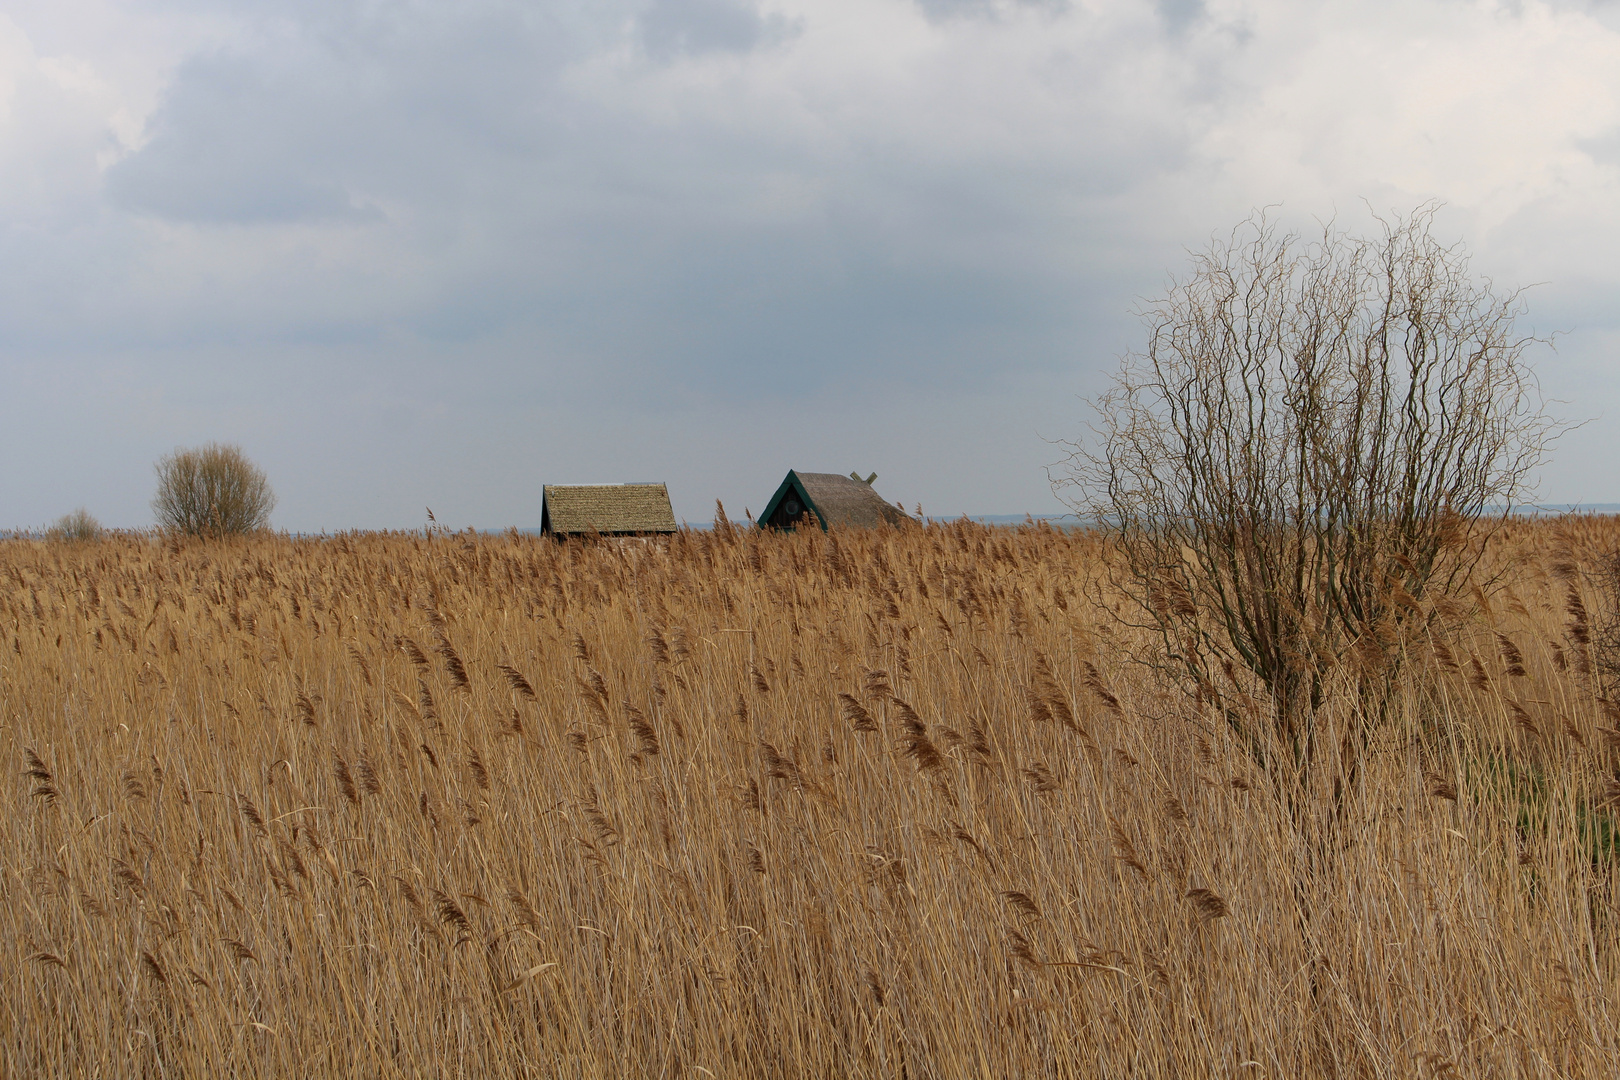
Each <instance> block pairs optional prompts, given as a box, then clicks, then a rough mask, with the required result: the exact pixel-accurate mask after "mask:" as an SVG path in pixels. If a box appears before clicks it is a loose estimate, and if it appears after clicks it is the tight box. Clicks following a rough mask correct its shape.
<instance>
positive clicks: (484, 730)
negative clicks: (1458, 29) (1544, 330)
mask: <svg viewBox="0 0 1620 1080" xmlns="http://www.w3.org/2000/svg"><path fill="white" fill-rule="evenodd" d="M1617 542H1620V530H1617V529H1616V528H1615V527H1614V526H1613V525H1609V524H1606V523H1602V522H1576V523H1565V524H1562V525H1543V526H1523V527H1515V528H1514V529H1513V530H1511V531H1509V532H1507V533H1504V534H1503V535H1502V536H1501V537H1500V539H1499V541H1498V542H1497V548H1498V550H1497V552H1496V553H1495V555H1494V556H1493V558H1494V559H1495V560H1496V565H1498V566H1506V567H1510V568H1511V572H1510V576H1509V578H1508V587H1507V588H1506V589H1504V590H1502V591H1500V592H1498V593H1496V594H1495V595H1494V596H1493V597H1490V598H1487V600H1486V604H1487V605H1488V610H1482V611H1479V612H1476V613H1474V614H1472V615H1469V614H1468V613H1462V614H1461V615H1459V616H1458V617H1459V618H1462V619H1463V620H1464V622H1463V625H1462V628H1461V629H1460V630H1459V631H1458V632H1457V633H1456V634H1454V635H1452V636H1450V637H1449V638H1448V639H1446V640H1444V641H1441V642H1440V643H1439V644H1438V645H1430V646H1425V647H1424V648H1422V649H1419V650H1417V651H1416V652H1415V653H1414V655H1413V657H1412V662H1411V664H1410V665H1409V666H1408V670H1409V671H1410V672H1411V673H1412V683H1411V687H1410V688H1409V689H1408V690H1407V691H1405V692H1403V694H1402V695H1401V697H1400V698H1399V700H1398V703H1397V705H1398V708H1397V709H1396V712H1397V714H1398V715H1397V720H1396V722H1395V724H1394V726H1393V727H1389V728H1386V729H1385V730H1384V732H1383V733H1382V735H1381V736H1380V738H1379V740H1378V742H1377V743H1376V744H1375V745H1374V746H1373V748H1372V749H1371V751H1370V753H1369V756H1368V760H1367V762H1366V765H1365V768H1364V770H1363V772H1362V781H1363V783H1362V786H1361V788H1360V790H1359V793H1358V794H1357V795H1356V796H1355V797H1353V798H1352V800H1351V801H1350V803H1349V804H1348V807H1347V808H1346V809H1342V810H1341V811H1339V813H1340V814H1341V815H1342V817H1343V820H1344V822H1345V824H1344V825H1343V826H1342V827H1341V828H1340V829H1339V830H1338V831H1337V832H1336V833H1332V834H1327V835H1332V836H1333V837H1335V839H1333V840H1331V841H1328V842H1324V841H1322V840H1321V839H1320V838H1319V836H1320V835H1323V834H1318V833H1315V832H1313V831H1312V830H1311V829H1310V828H1306V829H1305V830H1304V832H1303V833H1301V832H1300V831H1299V830H1297V829H1296V825H1295V819H1293V818H1291V817H1290V816H1289V815H1288V814H1286V813H1282V812H1280V810H1279V803H1278V800H1277V799H1276V798H1275V797H1274V796H1273V795H1271V794H1270V793H1269V791H1268V786H1267V782H1266V778H1265V776H1264V775H1263V774H1261V773H1260V772H1259V771H1258V770H1257V768H1256V767H1255V766H1254V764H1253V763H1252V762H1251V760H1250V759H1249V757H1248V756H1246V755H1245V753H1244V752H1243V751H1242V750H1241V749H1239V748H1237V747H1235V746H1232V745H1230V744H1229V742H1228V740H1227V739H1226V738H1225V737H1224V736H1223V734H1222V730H1221V728H1220V726H1219V725H1218V724H1215V723H1212V722H1211V721H1210V720H1209V719H1208V718H1206V717H1202V716H1200V715H1199V714H1198V713H1197V711H1196V709H1195V707H1194V705H1193V704H1192V703H1190V702H1188V701H1186V700H1185V699H1183V698H1182V697H1180V696H1178V695H1176V694H1173V693H1171V692H1169V691H1168V690H1167V689H1165V688H1164V687H1163V686H1161V685H1159V684H1157V683H1156V682H1155V681H1154V677H1153V675H1152V673H1151V672H1150V671H1148V670H1146V669H1144V668H1142V667H1140V666H1138V665H1134V664H1132V663H1130V660H1131V659H1132V658H1133V657H1134V656H1138V655H1142V654H1143V652H1144V650H1145V649H1146V647H1147V646H1146V644H1145V640H1144V639H1139V638H1137V637H1136V636H1134V632H1133V631H1129V630H1127V629H1124V628H1123V624H1122V623H1121V622H1120V621H1119V619H1118V618H1117V616H1116V614H1115V612H1114V611H1113V610H1112V607H1113V605H1114V604H1115V603H1116V601H1114V600H1113V599H1112V598H1109V597H1107V596H1105V595H1102V594H1101V592H1100V591H1099V590H1100V586H1096V587H1094V583H1095V582H1097V581H1098V580H1099V578H1100V575H1099V574H1097V573H1096V570H1097V567H1098V565H1099V562H1100V561H1101V560H1102V559H1104V558H1105V557H1106V552H1105V551H1104V550H1103V549H1102V548H1101V546H1100V545H1099V543H1098V542H1097V541H1095V540H1092V539H1089V538H1086V537H1074V536H1065V535H1062V534H1059V533H1054V532H1052V531H1050V530H1047V529H1044V528H1033V529H1031V528H1026V529H1021V530H1016V531H1013V530H989V529H983V528H979V527H974V526H968V525H965V524H962V525H952V526H945V527H941V526H935V527H930V528H928V529H926V530H921V529H919V530H916V531H913V532H906V533H894V532H881V533H866V534H844V535H834V536H832V537H824V536H822V535H820V534H817V533H810V534H806V535H800V536H795V537H776V536H765V537H757V536H753V535H750V534H746V533H737V532H733V531H731V530H730V529H721V530H719V531H718V532H716V533H714V534H702V533H687V534H682V535H680V536H678V537H676V538H675V539H674V540H673V541H671V542H670V543H669V545H668V546H667V547H657V546H643V545H639V544H626V545H617V546H615V545H607V544H603V545H599V546H594V547H588V546H580V545H568V546H558V545H553V544H551V543H549V542H545V541H540V540H533V539H527V538H519V537H516V536H510V537H506V538H477V539H473V538H464V537H445V536H435V537H432V538H425V537H421V536H379V535H364V536H351V537H340V538H337V539H329V540H321V541H293V540H288V539H285V538H282V539H276V538H259V539H251V540H243V541H236V542H223V543H195V544H190V545H181V546H175V545H172V544H171V545H168V546H165V545H162V544H159V543H156V542H153V541H148V540H142V539H138V538H130V537H119V538H114V539H110V540H105V541H103V542H101V543H99V544H93V545H68V544H50V543H44V542H37V541H14V542H9V543H6V544H4V545H0V581H3V582H4V585H3V587H0V724H3V728H0V757H3V759H4V760H6V761H9V762H12V763H14V766H13V768H14V771H13V773H12V777H13V778H12V780H11V781H10V782H9V783H7V784H6V785H5V786H4V787H0V792H3V796H0V797H4V798H5V799H6V800H8V806H7V809H8V811H9V812H8V813H7V815H6V819H5V824H4V826H0V828H3V830H4V854H3V856H0V973H3V975H4V979H5V984H6V986H5V994H4V998H3V1001H0V1072H3V1073H4V1074H5V1075H18V1076H20V1075H59V1076H66V1075H80V1076H137V1075H138V1076H154V1077H156V1076H169V1077H174V1076H199V1077H200V1076H260V1075H263V1076H272V1075H274V1076H316V1075H320V1076H324V1075H344V1076H374V1075H375V1076H412V1077H414V1076H434V1075H444V1076H451V1075H454V1076H487V1075H502V1076H507V1075H511V1076H516V1075H533V1076H570V1077H574V1076H607V1075H612V1076H630V1075H646V1076H676V1075H690V1076H713V1077H742V1076H749V1077H752V1076H782V1077H788V1076H806V1075H808V1076H828V1077H830V1076H845V1075H873V1076H876V1075H883V1076H901V1075H904V1076H908V1077H913V1078H918V1077H935V1076H937V1077H955V1076H974V1077H1012V1076H1030V1077H1034V1076H1041V1077H1047V1076H1096V1075H1115V1076H1123V1075H1135V1076H1175V1077H1198V1076H1223V1077H1224V1076H1244V1077H1248V1076H1254V1077H1265V1076H1269V1077H1316V1076H1341V1075H1342V1076H1370V1077H1412V1076H1425V1077H1427V1076H1446V1075H1456V1076H1474V1075H1478V1076H1501V1077H1509V1076H1588V1077H1609V1076H1613V1075H1616V1074H1617V1073H1620V1046H1617V1038H1620V1037H1617V1035H1616V1021H1617V1020H1620V1009H1617V1005H1620V983H1617V972H1620V967H1617V965H1620V951H1617V946H1620V910H1617V907H1616V904H1617V902H1620V897H1617V895H1616V884H1615V874H1614V860H1613V851H1612V840H1611V833H1610V831H1609V830H1610V822H1611V819H1610V817H1609V816H1608V813H1609V812H1608V810H1607V809H1606V808H1605V806H1604V803H1605V800H1612V799H1613V798H1615V797H1617V796H1620V783H1616V782H1615V780H1614V777H1615V773H1614V767H1615V761H1616V747H1615V742H1614V735H1615V733H1614V731H1613V721H1612V720H1611V719H1609V718H1607V717H1606V716H1605V715H1604V713H1603V711H1602V707H1601V705H1600V703H1599V702H1597V701H1596V700H1595V699H1594V698H1593V696H1592V694H1591V692H1590V689H1589V678H1588V676H1587V674H1586V673H1587V672H1588V671H1589V670H1590V668H1591V662H1592V658H1591V656H1590V655H1589V652H1588V651H1587V646H1586V645H1584V644H1583V643H1582V642H1581V641H1580V640H1579V638H1580V631H1579V626H1580V619H1581V618H1588V617H1589V616H1585V615H1578V613H1577V609H1576V605H1575V604H1574V603H1573V602H1572V601H1571V596H1574V597H1576V598H1578V599H1579V600H1580V602H1581V603H1582V604H1585V605H1591V604H1595V602H1596V601H1595V598H1594V596H1593V594H1592V593H1591V592H1590V590H1588V589H1587V586H1586V582H1585V578H1584V577H1583V569H1584V568H1588V567H1592V566H1595V565H1597V562H1598V559H1599V556H1600V555H1601V553H1602V552H1604V551H1606V550H1608V549H1610V548H1612V547H1613V546H1615V544H1616V543H1617ZM1588 636H1589V635H1588ZM1312 836H1317V837H1318V838H1317V839H1312V838H1311V837H1312Z"/></svg>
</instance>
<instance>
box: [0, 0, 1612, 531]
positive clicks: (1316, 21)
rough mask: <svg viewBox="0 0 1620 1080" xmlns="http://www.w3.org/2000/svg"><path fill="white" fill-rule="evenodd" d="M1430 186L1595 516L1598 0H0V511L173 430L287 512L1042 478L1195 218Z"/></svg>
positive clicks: (1027, 494)
mask: <svg viewBox="0 0 1620 1080" xmlns="http://www.w3.org/2000/svg"><path fill="white" fill-rule="evenodd" d="M1428 199H1440V200H1443V201H1444V202H1445V204H1446V208H1445V210H1444V211H1443V212H1442V213H1441V215H1440V219H1439V222H1440V229H1441V231H1442V233H1443V234H1444V235H1445V236H1446V237H1447V238H1448V239H1459V240H1463V241H1465V242H1466V243H1467V244H1468V245H1469V247H1470V248H1471V249H1472V250H1473V251H1474V253H1475V260H1476V265H1477V266H1478V267H1479V268H1480V269H1481V272H1483V273H1489V274H1490V275H1491V276H1492V277H1494V278H1495V279H1496V280H1497V281H1499V282H1502V283H1507V284H1531V283H1536V285H1537V287H1536V288H1535V289H1534V290H1533V292H1532V294H1531V314H1530V317H1529V325H1530V326H1532V327H1533V328H1534V329H1535V330H1536V331H1537V332H1540V333H1546V332H1549V331H1561V332H1564V336H1563V337H1561V338H1560V339H1559V341H1558V347H1557V351H1556V352H1547V353H1544V354H1543V355H1542V356H1541V359H1540V361H1539V370H1540V373H1541V379H1542V383H1543V386H1544V388H1545V390H1546V392H1547V393H1548V395H1549V396H1551V397H1553V398H1559V399H1563V400H1564V401H1565V402H1566V404H1564V405H1562V406H1559V407H1558V408H1559V410H1560V411H1561V412H1562V413H1563V414H1564V415H1565V416H1566V417H1568V418H1571V419H1578V420H1590V421H1592V422H1591V423H1588V424H1587V425H1586V426H1585V427H1583V428H1581V429H1579V430H1577V431H1575V432H1573V433H1571V434H1569V435H1567V436H1566V437H1565V438H1564V440H1563V442H1562V444H1561V445H1560V447H1559V449H1558V451H1557V455H1556V458H1555V461H1554V464H1553V465H1552V466H1551V467H1550V468H1549V469H1548V471H1547V472H1546V474H1545V477H1544V478H1543V482H1542V485H1541V496H1542V497H1543V498H1544V499H1545V500H1547V501H1553V502H1573V501H1577V500H1581V501H1587V502H1620V468H1616V463H1617V462H1620V426H1617V425H1616V423H1615V420H1616V419H1617V417H1620V366H1617V364H1616V362H1615V361H1616V357H1617V347H1620V4H1616V3H1613V2H1599V0H1559V2H1554V3H1543V2H1533V0H1524V2H1519V3H1507V2H1501V3H1498V2H1490V0H1481V2H1463V0H1398V2H1390V0H1357V2H1355V3H1331V2H1329V3H1301V2H1299V0H1210V2H1200V0H1158V2H1157V3H1153V2H1110V0H1085V2H1082V0H803V2H801V0H564V2H548V0H526V2H515V3H507V2H502V0H443V2H436V0H279V2H263V0H260V2H252V0H126V2H112V0H39V2H35V0H0V527H36V528H37V527H39V526H41V525H44V524H46V523H48V522H50V521H51V520H53V519H54V518H56V517H57V516H59V515H60V514H62V513H64V512H66V511H68V510H70V509H72V508H74V507H75V506H79V505H83V506H85V507H87V508H88V509H89V510H90V511H91V513H93V514H95V515H96V516H97V517H99V518H100V519H101V520H102V522H103V523H104V524H108V525H117V526H141V525H146V524H149V523H150V521H151V511H150V508H149V505H148V503H149V500H150V497H151V492H152V487H153V477H152V463H153V461H154V460H156V459H157V458H158V457H159V456H160V455H162V454H163V453H165V452H166V451H169V450H172V449H173V448H175V447H176V446H183V445H194V444H197V443H201V442H204V441H208V440H221V441H228V442H235V443H239V444H240V445H241V446H242V447H243V448H244V449H245V450H246V451H247V453H248V454H249V456H251V457H252V458H253V459H254V460H256V461H257V462H259V463H260V464H261V465H262V466H263V467H264V469H265V470H266V472H267V473H268V474H269V476H270V478H271V481H272V483H273V485H274V487H275V489H276V491H277V492H278V494H279V495H280V505H279V507H278V508H277V511H276V514H275V517H274V521H275V524H276V525H277V526H278V527H281V528H286V529H292V530H305V531H318V530H323V529H325V530H336V529H343V528H380V527H402V528H403V527H416V526H420V525H422V524H423V523H424V522H425V513H426V510H425V508H426V507H432V508H433V510H434V513H435V514H436V515H437V517H438V518H439V520H440V521H441V522H443V523H445V524H448V525H450V526H452V527H462V526H468V525H470V526H475V527H479V528H499V527H504V526H507V525H518V526H522V527H527V526H533V525H537V524H538V523H539V520H540V486H541V484H543V483H587V482H612V481H622V480H665V481H667V482H668V483H669V485H670V490H671V493H672V495H673V496H674V500H675V508H676V512H677V514H678V515H680V516H682V517H685V518H687V519H690V520H692V521H701V520H707V519H708V518H710V517H711V516H712V515H713V508H714V500H715V499H717V498H719V499H723V500H724V501H725V503H726V506H727V508H728V510H730V511H731V512H732V513H733V514H734V515H735V516H740V515H741V513H742V511H743V509H744V508H745V507H747V508H751V509H753V510H754V511H756V512H757V511H758V510H759V509H760V508H761V507H762V506H763V504H764V503H765V501H766V499H767V498H768V497H769V496H770V494H771V492H772V491H773V490H774V488H775V486H776V484H777V483H778V482H779V481H780V480H781V478H782V475H783V474H784V472H785V471H786V470H787V469H788V468H790V467H793V468H801V469H807V470H812V471H836V472H847V471H849V470H851V469H859V470H860V471H861V472H862V473H863V474H864V473H866V472H870V471H876V472H877V473H878V474H879V480H878V483H877V487H878V489H879V491H880V492H882V493H883V494H884V495H885V496H886V497H887V498H889V499H891V500H893V499H901V500H903V501H904V502H905V504H906V506H907V507H908V508H909V507H912V506H913V505H915V504H918V503H920V504H921V505H922V507H923V510H924V511H925V512H926V513H928V514H930V515H931V516H946V515H956V514H960V513H963V512H969V513H985V514H994V513H1022V512H1025V511H1033V512H1035V513H1051V512H1056V511H1059V510H1061V506H1060V505H1059V503H1058V502H1057V501H1056V499H1055V498H1054V496H1053V494H1052V492H1051V489H1050V487H1049V486H1048V483H1047V478H1046V472H1045V469H1044V466H1046V465H1047V464H1048V463H1050V462H1052V461H1054V460H1056V459H1057V458H1058V457H1059V455H1060V450H1059V449H1058V448H1057V447H1055V446H1054V445H1053V444H1052V442H1051V440H1057V439H1063V438H1069V437H1074V436H1078V435H1080V434H1081V433H1082V432H1083V429H1084V422H1085V415H1086V412H1085V406H1084V404H1083V402H1082V400H1081V398H1082V397H1083V396H1085V395H1087V394H1089V393H1093V392H1095V391H1097V390H1098V389H1100V388H1101V386H1102V380H1103V378H1104V377H1105V375H1106V373H1107V372H1108V371H1110V370H1111V369H1113V368H1114V367H1115V365H1116V364H1117V361H1118V358H1119V356H1120V355H1121V354H1122V353H1123V352H1125V351H1126V350H1128V349H1130V348H1132V347H1133V346H1135V345H1138V344H1139V343H1140V342H1141V340H1142V331H1141V327H1140V324H1139V323H1138V322H1137V320H1136V319H1135V318H1134V317H1133V316H1132V315H1131V314H1130V312H1131V309H1132V307H1133V305H1134V304H1135V303H1136V301H1137V299H1138V298H1139V297H1143V296H1151V295H1153V294H1154V293H1156V292H1157V291H1158V290H1159V289H1160V288H1161V287H1162V285H1163V282H1164V280H1165V276H1166V274H1167V273H1170V272H1174V271H1179V270H1181V269H1182V268H1184V267H1185V265H1186V261H1187V256H1186V249H1187V248H1188V247H1189V246H1197V245H1199V244H1201V243H1203V242H1207V241H1208V239H1209V238H1210V236H1211V235H1212V234H1214V233H1217V232H1224V231H1226V230H1228V229H1229V228H1230V227H1231V226H1232V225H1233V224H1234V223H1235V222H1237V221H1238V220H1239V219H1241V218H1243V217H1244V216H1245V215H1246V214H1247V213H1248V212H1249V211H1250V210H1251V209H1253V208H1255V207H1258V206H1264V205H1270V204H1279V205H1280V207H1281V210H1280V211H1279V213H1280V214H1281V215H1282V216H1283V217H1284V218H1286V219H1288V220H1295V221H1299V222H1303V223H1309V222H1312V221H1314V220H1317V219H1321V218H1326V217H1329V216H1333V215H1337V217H1338V219H1339V220H1340V221H1342V222H1344V223H1346V224H1349V225H1353V226H1359V224H1360V223H1361V222H1363V221H1364V220H1365V217H1366V213H1367V209H1366V206H1367V204H1370V205H1371V206H1372V207H1374V208H1376V209H1378V210H1380V211H1387V210H1391V209H1410V208H1411V207H1413V206H1414V205H1415V204H1417V203H1419V202H1421V201H1423V200H1428Z"/></svg>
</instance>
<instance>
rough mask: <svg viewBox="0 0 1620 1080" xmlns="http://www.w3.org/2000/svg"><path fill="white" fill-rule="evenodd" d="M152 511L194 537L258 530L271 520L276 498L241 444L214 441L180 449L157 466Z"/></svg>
mask: <svg viewBox="0 0 1620 1080" xmlns="http://www.w3.org/2000/svg"><path fill="white" fill-rule="evenodd" d="M155 469H156V471H157V477H158V489H157V494H156V495H155V496H153V498H152V512H153V513H154V514H156V515H157V520H158V525H159V526H160V527H162V528H164V529H167V530H170V531H173V532H178V533H184V534H186V535H189V536H213V537H219V536H225V535H229V534H234V533H245V532H252V531H254V530H256V529H262V528H264V527H265V526H267V525H268V524H269V523H270V511H271V510H273V509H274V508H275V505H276V496H275V493H274V492H273V491H271V490H270V482H269V480H268V479H266V477H265V475H264V473H263V472H262V471H261V470H260V469H259V467H258V466H257V465H254V464H253V462H251V461H249V460H248V459H247V455H245V454H243V453H242V450H241V448H240V447H237V446H227V445H222V444H220V443H209V444H208V445H206V446H202V447H199V448H197V449H194V450H176V451H175V452H174V453H172V454H167V455H165V456H164V457H162V458H160V459H159V460H158V462H157V465H156V466H155Z"/></svg>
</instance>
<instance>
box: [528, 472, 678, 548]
mask: <svg viewBox="0 0 1620 1080" xmlns="http://www.w3.org/2000/svg"><path fill="white" fill-rule="evenodd" d="M676 528H677V526H676V524H675V511H674V510H673V509H671V507H670V505H669V489H668V488H666V487H665V486H664V485H663V484H547V485H546V486H545V489H544V494H543V497H542V502H541V504H540V531H541V532H544V533H551V534H554V535H558V536H570V535H579V534H582V533H593V532H594V533H598V534H600V535H602V536H626V535H632V534H635V533H672V532H674V531H675V530H676Z"/></svg>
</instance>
